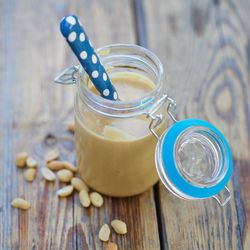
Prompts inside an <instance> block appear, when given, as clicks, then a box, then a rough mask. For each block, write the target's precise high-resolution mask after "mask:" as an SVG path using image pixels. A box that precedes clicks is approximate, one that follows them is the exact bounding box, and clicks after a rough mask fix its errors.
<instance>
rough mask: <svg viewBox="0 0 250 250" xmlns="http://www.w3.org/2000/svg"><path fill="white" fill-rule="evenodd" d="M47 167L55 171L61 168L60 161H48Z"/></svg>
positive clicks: (61, 163)
mask: <svg viewBox="0 0 250 250" xmlns="http://www.w3.org/2000/svg"><path fill="white" fill-rule="evenodd" d="M47 167H48V168H49V169H51V170H54V171H57V170H61V169H63V162H62V161H50V162H48V163H47Z"/></svg>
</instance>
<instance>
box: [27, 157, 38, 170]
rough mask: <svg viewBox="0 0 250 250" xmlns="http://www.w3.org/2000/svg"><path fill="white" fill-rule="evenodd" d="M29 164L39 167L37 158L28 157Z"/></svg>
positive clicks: (30, 166) (29, 165) (31, 166)
mask: <svg viewBox="0 0 250 250" xmlns="http://www.w3.org/2000/svg"><path fill="white" fill-rule="evenodd" d="M27 166H28V167H29V168H36V167H37V162H36V160H34V159H33V158H31V157H28V159H27Z"/></svg>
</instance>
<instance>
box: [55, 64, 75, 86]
mask: <svg viewBox="0 0 250 250" xmlns="http://www.w3.org/2000/svg"><path fill="white" fill-rule="evenodd" d="M78 71H79V66H72V67H69V68H67V69H65V70H64V71H63V72H62V73H61V74H59V75H58V76H57V77H56V78H55V79H54V82H56V83H59V84H63V85H72V84H76V82H77V79H78V76H77V74H78Z"/></svg>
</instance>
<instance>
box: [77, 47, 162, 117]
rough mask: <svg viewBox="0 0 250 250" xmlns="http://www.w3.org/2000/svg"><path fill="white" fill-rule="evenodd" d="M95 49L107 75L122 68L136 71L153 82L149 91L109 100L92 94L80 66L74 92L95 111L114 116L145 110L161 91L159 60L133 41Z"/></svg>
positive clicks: (135, 114)
mask: <svg viewBox="0 0 250 250" xmlns="http://www.w3.org/2000/svg"><path fill="white" fill-rule="evenodd" d="M97 53H98V55H99V57H100V60H101V62H102V63H103V65H104V67H105V68H106V69H108V73H109V74H110V75H112V73H123V72H130V73H136V74H137V75H141V76H143V77H146V78H148V79H149V80H151V81H152V82H153V83H154V85H155V86H154V89H153V90H152V91H151V92H149V93H148V94H146V95H145V96H143V97H142V98H138V99H135V100H133V101H111V100H108V99H105V98H103V97H101V96H97V95H95V94H94V93H93V92H92V91H91V90H90V89H89V87H88V83H89V78H88V76H87V75H86V73H85V71H84V70H83V69H82V68H81V67H80V70H79V81H78V84H77V86H78V95H79V97H80V99H81V100H82V101H83V102H84V103H85V104H86V105H87V106H89V107H90V108H91V109H92V110H94V111H95V112H98V113H99V114H102V115H105V116H109V117H118V118H126V117H133V116H137V115H140V114H145V113H147V111H148V109H150V107H151V106H152V104H153V103H154V102H155V101H157V100H158V99H159V98H160V97H161V96H162V94H163V93H164V92H165V89H164V85H163V78H164V73H163V67H162V64H161V62H160V60H159V59H158V58H157V56H156V55H154V54H153V53H152V52H151V51H149V50H147V49H145V48H143V47H140V46H137V45H130V44H113V45H108V46H106V47H103V48H100V49H98V50H97ZM118 94H119V93H118Z"/></svg>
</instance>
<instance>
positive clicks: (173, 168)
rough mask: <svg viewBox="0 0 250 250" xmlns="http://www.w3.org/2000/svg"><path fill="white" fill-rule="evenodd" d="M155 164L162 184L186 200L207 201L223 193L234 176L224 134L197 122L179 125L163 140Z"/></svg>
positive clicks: (185, 121)
mask: <svg viewBox="0 0 250 250" xmlns="http://www.w3.org/2000/svg"><path fill="white" fill-rule="evenodd" d="M156 165H157V171H158V174H159V176H160V178H161V180H162V182H163V184H164V185H165V186H166V187H167V188H168V189H169V190H170V191H171V192H173V193H174V194H175V195H177V196H179V197H181V198H186V199H205V198H209V197H212V196H215V195H216V194H218V193H219V192H220V191H221V190H223V189H224V188H225V186H226V184H227V182H228V181H229V179H230V177H231V174H232V154H231V151H230V148H229V145H228V143H227V141H226V139H225V137H224V136H223V135H222V133H221V132H220V131H219V130H218V129H217V128H216V127H214V126H213V125H212V124H210V123H208V122H206V121H203V120H198V119H186V120H182V121H179V122H176V123H175V124H174V125H173V126H172V127H170V128H169V129H168V131H167V132H166V133H165V134H164V135H163V136H162V137H161V139H160V141H159V143H158V145H157V151H156Z"/></svg>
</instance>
